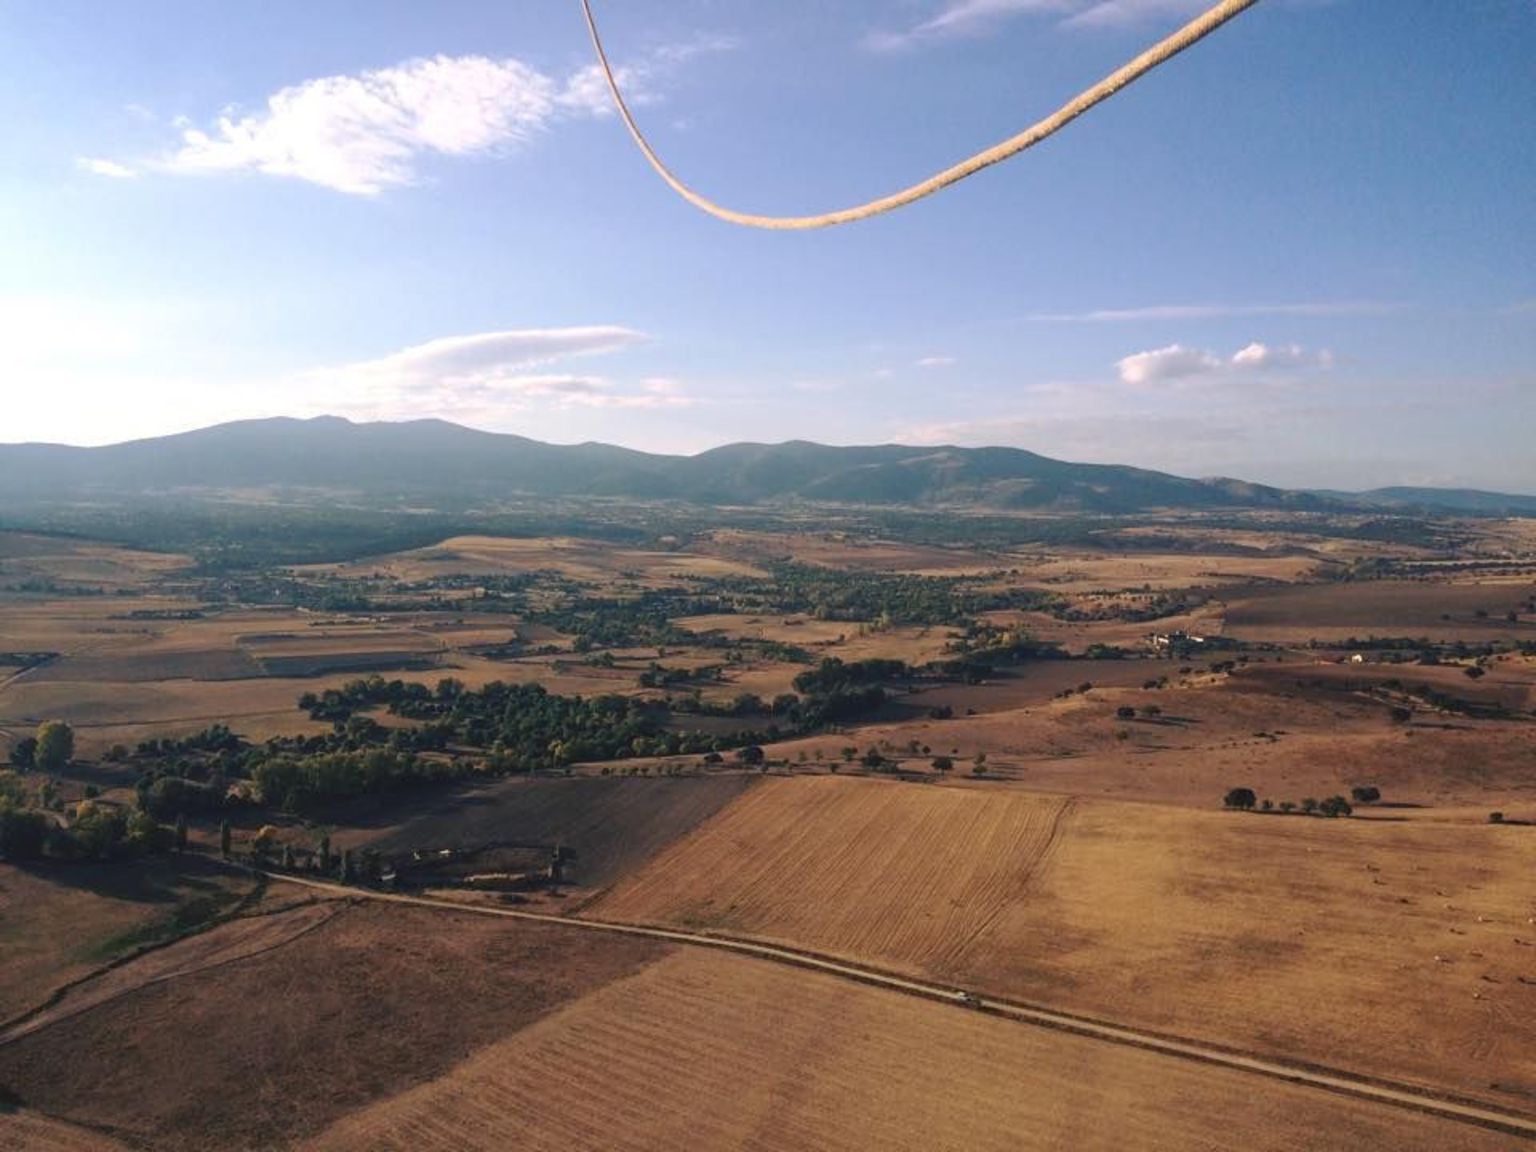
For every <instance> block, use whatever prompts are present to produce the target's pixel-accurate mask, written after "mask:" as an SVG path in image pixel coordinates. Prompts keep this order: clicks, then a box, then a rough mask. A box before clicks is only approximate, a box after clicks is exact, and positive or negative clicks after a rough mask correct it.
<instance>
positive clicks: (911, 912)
mask: <svg viewBox="0 0 1536 1152" xmlns="http://www.w3.org/2000/svg"><path fill="white" fill-rule="evenodd" d="M1066 813H1067V803H1066V801H1065V800H1063V799H1061V798H1059V797H1049V796H1039V795H1033V794H1029V793H1024V792H1008V793H1001V792H996V791H986V790H982V789H970V788H939V787H931V786H924V785H918V784H898V783H891V782H886V781H872V780H847V779H838V778H835V777H807V778H802V779H778V780H771V781H768V782H766V783H764V784H763V785H762V786H760V787H758V788H756V789H754V790H753V791H752V792H751V793H749V794H748V795H747V796H745V797H744V798H743V799H741V800H740V801H738V802H737V803H735V804H733V805H731V806H730V807H729V808H727V809H725V810H724V811H723V812H722V813H721V814H720V815H719V816H717V817H716V818H715V819H713V820H711V821H710V822H709V823H707V824H705V825H703V826H702V827H701V828H699V830H698V831H697V832H695V833H694V834H693V835H691V836H689V837H688V838H687V839H685V840H682V841H680V842H678V843H677V844H675V845H673V846H672V847H671V848H669V849H668V850H667V851H665V852H663V853H662V854H661V855H660V856H658V857H657V858H656V859H655V860H653V861H652V862H651V863H650V864H649V865H648V866H647V867H646V868H645V869H644V870H643V871H641V872H640V873H639V874H637V875H635V876H633V877H632V878H630V879H628V880H624V881H621V882H620V883H619V884H618V885H617V886H616V887H615V888H614V890H613V891H612V892H611V893H610V894H609V895H608V896H606V897H605V898H604V899H602V900H601V901H599V902H598V904H597V905H596V906H595V907H594V910H593V914H594V915H596V916H599V917H602V918H605V919H611V920H629V921H645V922H665V923H670V924H677V925H681V926H684V927H689V928H694V929H710V928H714V929H720V930H723V931H729V932H732V933H738V934H746V935H755V936H764V937H771V938H775V939H780V940H786V941H792V942H795V943H799V944H803V945H806V946H809V947H813V948H816V949H818V950H821V951H825V952H831V953H837V954H840V955H845V956H854V957H858V956H864V957H879V958H880V959H881V961H882V962H885V963H895V964H897V965H900V966H904V967H907V968H910V969H914V970H919V971H934V970H942V968H944V967H945V966H946V965H947V964H948V963H949V962H950V961H952V960H953V958H954V957H955V956H957V955H958V954H959V953H960V952H961V951H963V950H964V948H965V947H966V945H967V944H968V943H969V942H970V941H971V940H972V939H973V938H974V937H975V936H976V935H977V934H978V933H980V932H982V931H983V930H985V928H986V926H987V925H988V924H989V923H991V922H992V920H993V919H994V918H995V917H996V916H998V915H999V914H1000V913H1001V912H1002V910H1004V909H1005V908H1007V907H1008V906H1009V905H1010V904H1012V903H1013V902H1014V901H1016V900H1018V899H1019V898H1020V897H1021V896H1022V895H1023V893H1024V890H1025V888H1026V886H1027V885H1028V884H1029V883H1030V881H1031V880H1032V878H1033V877H1034V876H1035V874H1036V872H1037V871H1038V870H1039V869H1040V867H1041V866H1042V863H1043V862H1044V861H1045V859H1046V858H1047V856H1048V854H1049V852H1050V849H1051V846H1052V844H1053V842H1054V840H1055V838H1056V836H1057V833H1058V830H1059V829H1060V828H1061V826H1062V823H1063V821H1064V819H1065V817H1066Z"/></svg>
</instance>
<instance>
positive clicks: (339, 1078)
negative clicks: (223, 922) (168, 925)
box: [0, 905, 666, 1149]
mask: <svg viewBox="0 0 1536 1152" xmlns="http://www.w3.org/2000/svg"><path fill="white" fill-rule="evenodd" d="M303 914H304V912H303V910H298V911H293V912H288V913H281V914H279V915H285V916H290V917H291V916H296V915H303ZM248 931H249V928H248V927H247V926H245V925H243V924H232V925H229V926H227V927H224V928H219V929H216V930H214V931H213V932H211V933H209V935H208V937H207V938H206V939H204V940H202V941H199V942H198V943H197V946H198V947H199V948H201V949H202V950H203V953H204V958H205V959H206V958H207V955H206V954H207V952H208V950H209V949H211V948H214V947H215V946H216V945H217V944H218V943H219V939H218V938H219V937H220V935H221V934H231V933H236V932H248ZM191 946H192V942H190V941H189V942H187V943H184V944H180V945H175V946H173V947H172V948H169V949H166V950H164V952H162V953H160V954H158V956H157V958H156V963H157V964H158V965H159V966H160V969H161V970H162V971H163V970H164V968H165V966H167V965H172V964H177V963H178V958H177V957H176V955H175V953H176V952H177V951H178V950H181V949H187V948H189V947H191ZM665 951H666V949H665V948H664V947H663V946H661V945H657V944H654V943H650V942H646V941H639V940H629V939H623V940H616V939H610V938H605V937H601V936H598V934H596V933H591V932H581V931H577V930H574V929H562V928H558V927H546V926H541V925H527V924H513V923H510V922H507V921H498V920H489V919H488V918H485V917H479V916H457V915H454V914H451V913H443V912H432V911H423V910H418V909H410V908H398V907H385V906H378V905H372V906H365V907H353V908H346V909H344V910H343V911H341V912H339V913H336V914H335V915H333V916H331V917H330V918H329V919H327V920H325V921H324V922H322V923H320V924H319V926H318V927H314V928H313V930H311V931H307V932H303V933H296V934H293V935H292V936H291V937H290V939H289V941H288V942H287V943H286V945H284V946H280V947H276V948H273V949H272V950H269V951H264V952H256V953H253V954H250V955H247V956H246V957H244V958H243V959H242V958H238V957H234V958H226V959H225V961H224V962H223V963H220V964H217V965H216V966H211V967H210V966H204V967H201V968H199V967H197V966H196V965H188V966H187V967H186V970H185V971H184V972H183V974H181V975H179V976H176V977H174V978H171V979H163V980H160V981H159V982H149V983H144V984H143V985H142V986H140V987H138V988H136V989H132V990H129V991H125V992H122V993H121V994H119V995H117V996H116V997H115V998H112V999H109V1000H107V1001H105V1002H104V1003H101V1004H98V1005H96V1006H94V1007H90V1008H89V1009H87V1010H84V1011H81V1012H79V1013H78V1014H75V1015H71V1016H67V1017H64V1018H62V1019H60V1020H58V1021H57V1022H54V1023H52V1024H51V1025H50V1026H48V1027H45V1028H42V1029H40V1030H38V1031H36V1032H33V1033H31V1034H29V1035H26V1036H23V1037H21V1038H20V1039H17V1040H14V1041H12V1042H10V1043H7V1044H4V1045H3V1046H0V1085H3V1086H4V1088H5V1090H6V1091H7V1092H9V1093H10V1094H11V1096H12V1097H14V1098H17V1099H19V1100H20V1101H21V1102H22V1103H23V1104H24V1105H26V1106H28V1107H31V1108H35V1109H37V1110H39V1111H41V1112H44V1113H47V1114H49V1115H51V1116H54V1117H58V1118H60V1119H63V1120H66V1121H69V1122H71V1123H75V1124H81V1125H86V1126H96V1125H100V1126H103V1127H107V1128H109V1129H110V1130H111V1131H113V1132H115V1133H117V1134H119V1135H120V1136H121V1137H122V1138H124V1139H125V1140H128V1141H130V1142H132V1143H137V1144H140V1145H144V1146H152V1147H154V1148H156V1149H218V1148H270V1147H280V1146H285V1145H288V1144H290V1143H292V1142H293V1141H295V1140H297V1139H299V1138H301V1137H303V1136H304V1135H307V1134H309V1133H311V1132H315V1131H318V1130H319V1129H320V1128H322V1127H324V1126H325V1125H326V1124H329V1123H331V1122H333V1121H334V1120H336V1119H338V1118H340V1117H341V1116H343V1115H344V1114H346V1113H347V1112H349V1111H351V1110H353V1109H356V1108H360V1107H363V1106H365V1105H368V1104H371V1103H374V1102H376V1101H379V1100H383V1099H387V1098H389V1097H391V1096H393V1095H395V1094H396V1093H398V1092H401V1091H405V1090H407V1089H409V1088H411V1087H413V1086H414V1085H416V1084H420V1083H424V1082H427V1081H429V1080H432V1079H433V1078H435V1077H437V1076H440V1075H443V1074H444V1073H446V1072H448V1071H449V1070H450V1069H451V1068H452V1067H454V1066H455V1065H456V1064H458V1063H460V1062H461V1061H463V1060H464V1059H465V1058H467V1057H469V1056H471V1055H472V1054H473V1053H474V1052H475V1051H476V1050H477V1049H479V1048H481V1047H483V1046H484V1045H487V1044H490V1043H493V1042H495V1041H498V1040H501V1039H503V1038H504V1037H506V1036H507V1035H508V1034H510V1033H512V1032H515V1031H516V1030H517V1029H519V1028H522V1027H525V1026H526V1025H528V1024H529V1023H530V1022H532V1021H534V1020H536V1019H537V1018H538V1017H540V1016H542V1015H544V1014H546V1013H548V1012H549V1011H551V1010H552V1009H554V1008H555V1007H557V1006H558V1005H559V1004H561V1003H562V1002H564V1001H566V1000H570V999H573V998H578V997H580V996H582V995H584V994H586V993H587V992H590V991H592V990H594V989H596V988H599V987H601V986H602V985H604V984H606V983H608V982H609V981H611V980H614V979H618V978H621V977H624V976H627V975H629V974H630V973H632V972H634V971H636V970H638V969H639V968H640V967H642V966H644V965H645V964H648V963H650V962H651V961H653V960H654V959H656V958H657V957H659V956H661V955H664V954H665ZM117 975H118V976H119V978H127V977H128V975H129V973H128V972H127V970H126V969H124V970H121V971H120V972H119V973H118V974H117Z"/></svg>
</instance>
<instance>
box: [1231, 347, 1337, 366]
mask: <svg viewBox="0 0 1536 1152" xmlns="http://www.w3.org/2000/svg"><path fill="white" fill-rule="evenodd" d="M1332 364H1333V353H1332V352H1329V351H1328V350H1327V349H1324V350H1322V351H1321V352H1308V351H1307V350H1306V349H1305V348H1303V347H1301V345H1299V344H1286V345H1282V346H1278V347H1277V346H1275V345H1271V344H1260V343H1259V342H1258V341H1254V342H1253V343H1252V344H1249V345H1248V346H1247V347H1246V348H1242V349H1240V350H1239V351H1238V352H1236V353H1235V354H1234V355H1233V356H1232V365H1233V367H1235V368H1253V369H1262V368H1312V367H1316V368H1327V367H1330V366H1332Z"/></svg>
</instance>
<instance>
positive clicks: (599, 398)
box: [293, 326, 696, 420]
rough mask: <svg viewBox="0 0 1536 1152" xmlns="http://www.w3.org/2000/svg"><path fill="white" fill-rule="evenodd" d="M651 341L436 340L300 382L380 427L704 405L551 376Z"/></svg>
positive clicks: (606, 381) (589, 377)
mask: <svg viewBox="0 0 1536 1152" xmlns="http://www.w3.org/2000/svg"><path fill="white" fill-rule="evenodd" d="M647 339H648V337H646V336H645V335H644V334H643V333H641V332H637V331H635V330H634V329H631V328H623V327H615V326H592V327H576V328H541V329H519V330H510V331H504V332H483V333H477V334H474V335H469V336H450V337H445V338H443V339H440V340H431V341H428V342H427V343H425V344H418V345H415V346H413V347H410V348H405V349H402V350H401V351H399V352H395V353H391V354H390V355H388V356H382V357H379V358H378V359H374V360H365V361H359V362H356V363H352V364H343V365H340V366H337V367H331V368H322V369H316V370H314V371H311V372H306V373H304V374H302V375H301V376H300V377H299V378H298V379H297V380H295V381H294V382H293V388H294V391H295V392H297V393H299V394H307V395H312V396H314V397H317V398H319V399H317V401H316V402H317V403H319V404H320V405H321V407H323V408H324V410H326V411H336V412H342V413H344V414H348V415H358V416H362V417H366V418H370V419H410V418H416V417H423V416H440V417H450V418H457V419H472V420H474V419H478V420H487V419H490V420H494V419H497V418H501V417H505V416H507V415H508V414H509V413H516V412H526V411H530V410H535V409H539V410H561V409H575V408H679V407H686V406H688V405H691V404H693V403H695V402H696V401H695V399H694V397H692V396H690V395H688V393H687V391H686V389H685V388H684V387H683V385H682V384H681V382H679V381H677V380H673V379H670V378H666V377H646V378H644V379H642V380H640V381H639V382H638V383H630V384H625V383H621V382H618V381H615V380H613V379H610V378H608V377H606V376H602V375H597V374H590V373H579V372H560V371H550V370H548V369H549V368H550V366H552V365H555V364H557V363H558V362H560V361H563V360H567V359H570V358H573V357H586V356H595V355H602V354H610V353H616V352H620V351H623V350H624V349H627V348H632V347H635V346H637V345H639V344H642V343H644V342H645V341H646V340H647Z"/></svg>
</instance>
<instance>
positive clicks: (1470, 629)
mask: <svg viewBox="0 0 1536 1152" xmlns="http://www.w3.org/2000/svg"><path fill="white" fill-rule="evenodd" d="M1532 596H1536V585H1533V584H1530V583H1528V582H1526V583H1514V584H1509V583H1496V584H1495V583H1490V584H1480V583H1455V584H1453V583H1429V582H1417V581H1412V582H1393V581H1385V580H1375V581H1368V582H1365V583H1359V584H1312V585H1307V586H1304V587H1297V588H1255V589H1250V590H1248V591H1246V592H1244V593H1242V594H1241V595H1237V594H1234V595H1233V596H1232V597H1231V599H1230V602H1229V604H1228V607H1227V610H1226V625H1227V626H1226V632H1227V634H1228V635H1230V636H1238V637H1241V638H1243V639H1245V640H1259V641H1269V642H1276V643H1296V642H1301V641H1306V640H1313V639H1316V640H1342V639H1345V638H1346V637H1349V636H1356V637H1360V638H1362V639H1364V638H1365V637H1368V636H1411V637H1420V636H1424V637H1429V638H1430V639H1434V640H1458V639H1459V640H1494V639H1513V638H1523V639H1526V640H1530V639H1536V619H1532V618H1531V617H1529V616H1528V615H1527V616H1526V617H1525V618H1524V619H1521V620H1520V621H1518V622H1516V623H1511V622H1509V621H1507V620H1505V619H1504V615H1505V613H1506V612H1509V611H1512V610H1514V609H1516V608H1519V607H1521V606H1523V605H1524V604H1526V603H1527V602H1529V600H1530V599H1531V597H1532ZM1480 611H1481V612H1484V613H1486V614H1487V615H1486V617H1485V618H1484V617H1479V616H1478V615H1477V613H1478V612H1480Z"/></svg>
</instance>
